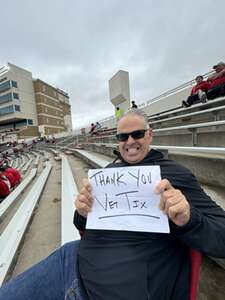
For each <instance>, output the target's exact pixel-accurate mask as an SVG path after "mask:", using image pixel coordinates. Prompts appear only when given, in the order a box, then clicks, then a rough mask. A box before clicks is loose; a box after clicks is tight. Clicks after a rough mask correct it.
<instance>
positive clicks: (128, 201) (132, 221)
mask: <svg viewBox="0 0 225 300" xmlns="http://www.w3.org/2000/svg"><path fill="white" fill-rule="evenodd" d="M88 177H89V180H90V182H91V186H92V197H93V199H94V203H93V206H92V211H91V212H90V213H89V214H88V217H87V224H86V228H88V229H104V230H126V231H142V232H162V233H169V223H168V217H167V216H166V215H165V214H163V212H162V211H161V210H160V209H159V202H160V196H159V195H156V194H155V192H154V190H155V187H156V185H157V183H159V181H160V180H161V175H160V167H159V166H137V167H136V166H135V167H124V168H106V169H94V170H89V172H88Z"/></svg>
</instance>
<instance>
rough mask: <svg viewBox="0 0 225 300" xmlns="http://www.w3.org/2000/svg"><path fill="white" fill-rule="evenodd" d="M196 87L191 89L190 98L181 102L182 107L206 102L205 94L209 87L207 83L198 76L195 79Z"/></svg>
mask: <svg viewBox="0 0 225 300" xmlns="http://www.w3.org/2000/svg"><path fill="white" fill-rule="evenodd" d="M195 81H196V85H195V86H194V87H193V88H192V90H191V94H190V96H189V97H188V98H187V100H186V101H182V106H183V107H190V106H191V105H192V104H194V103H196V102H199V101H201V102H203V103H205V102H206V101H207V95H206V92H207V91H208V89H209V87H210V85H209V83H208V82H206V81H204V80H203V76H202V75H198V76H197V77H196V78H195Z"/></svg>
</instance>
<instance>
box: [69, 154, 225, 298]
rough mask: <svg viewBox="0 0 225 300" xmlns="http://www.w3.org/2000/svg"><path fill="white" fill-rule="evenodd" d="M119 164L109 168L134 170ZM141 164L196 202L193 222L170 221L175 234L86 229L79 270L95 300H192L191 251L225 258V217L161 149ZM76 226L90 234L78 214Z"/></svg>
mask: <svg viewBox="0 0 225 300" xmlns="http://www.w3.org/2000/svg"><path fill="white" fill-rule="evenodd" d="M118 159H119V161H118ZM118 159H117V161H116V162H114V163H112V164H109V165H108V166H107V167H109V168H110V167H123V166H129V164H128V163H127V162H125V161H123V159H122V158H121V157H120V156H119V157H118ZM138 165H159V166H160V168H161V177H162V178H167V179H168V180H169V181H170V183H171V184H172V186H173V187H175V188H177V189H179V190H181V192H182V193H183V194H184V195H185V197H186V199H187V200H188V202H189V203H190V206H191V218H190V221H189V222H188V223H187V224H186V225H185V226H182V227H178V226H176V225H175V224H174V223H172V222H170V230H171V233H170V234H159V233H137V232H124V231H120V232H117V231H109V230H106V231H104V230H86V231H85V234H84V236H83V238H82V240H81V244H80V251H79V265H80V272H81V277H82V279H83V281H84V285H85V286H86V289H87V291H88V294H89V298H90V300H94V299H98V300H119V299H121V300H122V299H124V300H128V299H129V300H135V299H138V300H142V299H143V300H146V299H149V300H181V299H182V300H186V299H188V293H189V280H188V279H189V272H190V265H189V255H188V249H189V248H193V249H196V250H199V251H201V252H202V253H205V254H207V255H210V256H214V257H220V258H225V212H224V211H223V210H222V209H221V208H220V207H219V206H218V205H217V204H216V203H215V202H214V201H212V200H211V198H210V197H209V196H207V195H206V194H205V192H204V191H203V190H202V189H201V187H200V186H199V184H198V182H197V180H196V178H195V177H194V175H193V174H192V173H191V172H190V171H189V170H187V169H186V168H184V167H183V166H181V165H178V164H177V163H176V162H174V161H171V160H167V159H164V158H163V155H162V153H161V152H159V151H156V150H151V151H150V152H149V153H148V155H147V156H146V157H145V159H144V160H143V161H142V162H140V163H138ZM74 224H75V226H76V227H77V228H78V229H79V230H84V229H85V224H86V219H85V218H83V217H82V216H80V215H79V214H78V213H77V212H75V215H74Z"/></svg>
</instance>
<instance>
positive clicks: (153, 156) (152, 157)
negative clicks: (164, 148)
mask: <svg viewBox="0 0 225 300" xmlns="http://www.w3.org/2000/svg"><path fill="white" fill-rule="evenodd" d="M113 153H114V154H115V155H116V156H117V157H116V159H115V160H114V162H116V161H117V160H120V161H122V162H123V163H124V164H126V165H128V166H135V165H142V164H146V163H152V162H154V163H155V162H157V161H159V160H162V159H164V155H163V154H162V152H160V151H158V150H155V149H150V151H149V152H148V154H147V155H146V156H145V158H144V159H143V160H142V161H139V162H138V163H136V164H129V163H128V162H127V161H125V160H124V159H123V158H122V156H121V154H120V152H119V151H118V150H114V151H113Z"/></svg>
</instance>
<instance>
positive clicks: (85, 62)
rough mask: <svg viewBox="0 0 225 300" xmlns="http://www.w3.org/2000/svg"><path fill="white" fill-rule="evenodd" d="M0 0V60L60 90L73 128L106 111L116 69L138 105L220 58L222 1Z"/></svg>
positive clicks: (224, 52)
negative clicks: (124, 73) (124, 75)
mask: <svg viewBox="0 0 225 300" xmlns="http://www.w3.org/2000/svg"><path fill="white" fill-rule="evenodd" d="M0 3H1V17H0V25H1V47H0V66H2V65H4V64H6V63H7V62H11V63H14V64H16V65H18V66H20V67H22V68H25V69H27V70H29V71H31V72H32V73H33V76H34V77H35V78H40V79H42V80H44V81H46V82H48V83H50V84H51V85H53V86H57V87H59V88H61V89H63V90H64V91H66V92H68V93H69V96H70V103H71V106H72V119H73V127H74V128H75V127H81V126H83V125H84V124H89V123H90V122H92V121H98V120H101V119H102V118H105V117H107V116H110V115H113V114H114V109H113V106H112V104H111V103H110V101H109V90H108V80H109V79H110V78H111V77H112V76H113V75H114V74H115V73H116V72H117V71H118V70H125V71H128V72H129V77H130V94H131V99H134V100H136V103H137V104H140V103H143V102H146V101H147V100H149V99H151V98H153V97H155V96H158V95H159V94H161V93H163V92H165V91H167V90H169V89H172V88H174V87H176V86H178V85H180V84H182V83H185V82H187V81H189V80H191V79H193V78H194V77H195V76H196V75H197V74H204V73H206V72H208V71H209V70H210V69H211V67H212V66H213V65H214V64H215V63H217V62H219V61H221V60H222V61H225V18H224V11H225V1H224V0H218V1H217V0H214V1H211V0H201V1H197V0H189V1H181V0H170V1H168V0H164V1H163V0H155V1H153V0H152V1H151V0H138V1H136V0H118V1H117V0H80V1H78V0H38V1H34V0H15V1H3V0H0Z"/></svg>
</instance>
